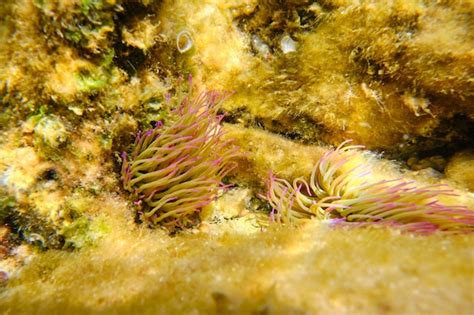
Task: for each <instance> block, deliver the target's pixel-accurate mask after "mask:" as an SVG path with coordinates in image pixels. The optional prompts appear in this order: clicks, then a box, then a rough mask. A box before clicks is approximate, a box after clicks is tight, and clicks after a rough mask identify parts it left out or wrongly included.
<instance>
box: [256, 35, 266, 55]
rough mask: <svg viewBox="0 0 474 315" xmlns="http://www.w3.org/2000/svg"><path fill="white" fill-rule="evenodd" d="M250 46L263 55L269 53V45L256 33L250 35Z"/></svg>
mask: <svg viewBox="0 0 474 315" xmlns="http://www.w3.org/2000/svg"><path fill="white" fill-rule="evenodd" d="M252 47H253V49H255V50H256V51H257V52H258V53H259V54H260V55H262V56H264V57H267V56H269V55H270V47H268V45H267V44H266V43H265V42H264V41H263V40H262V39H261V38H260V37H258V36H257V35H252Z"/></svg>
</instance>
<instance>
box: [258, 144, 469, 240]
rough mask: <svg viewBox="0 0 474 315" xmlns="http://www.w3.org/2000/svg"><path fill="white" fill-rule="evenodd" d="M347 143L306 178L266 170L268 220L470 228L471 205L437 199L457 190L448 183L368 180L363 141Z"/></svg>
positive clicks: (421, 229)
mask: <svg viewBox="0 0 474 315" xmlns="http://www.w3.org/2000/svg"><path fill="white" fill-rule="evenodd" d="M347 142H348V141H346V142H344V143H342V144H341V145H340V146H339V147H337V148H336V149H331V150H329V151H327V152H326V153H325V154H324V155H323V156H322V157H321V158H320V160H319V161H318V162H317V163H316V165H315V166H314V168H313V170H312V172H311V175H310V178H309V183H308V182H307V181H306V180H305V179H303V178H297V179H295V180H294V181H293V184H290V183H289V182H288V181H286V180H284V179H279V178H277V177H275V176H274V175H273V174H270V178H269V180H268V183H267V186H268V187H267V188H268V191H267V193H266V195H264V196H261V197H262V198H263V199H265V200H266V201H268V203H269V204H270V205H271V207H272V211H271V213H270V221H271V222H279V223H283V224H294V223H299V222H301V221H303V220H306V219H311V218H318V219H323V220H329V222H331V223H335V224H337V225H355V226H364V225H373V224H377V225H389V226H394V227H398V228H400V229H402V230H405V231H411V232H417V233H421V234H429V233H432V232H435V231H443V232H474V210H471V209H468V208H466V207H464V206H449V205H445V204H443V203H441V202H440V201H439V199H438V197H439V196H453V195H455V193H454V192H453V191H452V190H451V189H450V188H449V187H448V186H446V185H428V186H422V187H420V186H419V185H418V184H417V183H416V182H415V181H408V180H405V179H391V180H382V181H376V182H370V181H369V180H368V179H370V175H371V170H370V166H369V165H366V164H363V163H360V161H359V160H358V155H357V150H358V149H359V148H361V146H346V144H347Z"/></svg>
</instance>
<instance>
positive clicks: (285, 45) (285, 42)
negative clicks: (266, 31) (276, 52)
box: [280, 35, 297, 54]
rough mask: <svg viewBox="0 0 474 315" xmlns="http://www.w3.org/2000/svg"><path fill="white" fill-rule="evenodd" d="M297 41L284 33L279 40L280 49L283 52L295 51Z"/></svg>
mask: <svg viewBox="0 0 474 315" xmlns="http://www.w3.org/2000/svg"><path fill="white" fill-rule="evenodd" d="M296 46H297V43H296V42H295V41H294V40H293V39H292V38H291V37H290V36H289V35H285V36H283V37H282V38H281V40H280V49H281V51H282V52H283V53H284V54H288V53H291V52H295V51H296Z"/></svg>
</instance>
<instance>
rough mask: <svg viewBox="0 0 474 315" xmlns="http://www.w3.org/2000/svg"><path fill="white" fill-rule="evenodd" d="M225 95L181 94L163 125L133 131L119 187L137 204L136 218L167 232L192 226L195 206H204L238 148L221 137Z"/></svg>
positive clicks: (226, 170) (230, 165)
mask: <svg viewBox="0 0 474 315" xmlns="http://www.w3.org/2000/svg"><path fill="white" fill-rule="evenodd" d="M227 96H228V94H219V93H217V92H203V93H201V94H199V96H197V97H196V98H189V97H185V98H184V99H183V100H182V102H181V104H180V105H179V106H178V108H177V109H176V110H175V114H176V116H177V119H176V120H175V121H174V122H173V123H171V124H170V125H168V126H165V125H163V124H162V123H161V122H158V123H156V124H155V127H154V128H153V129H150V130H147V131H145V132H138V133H137V136H136V139H135V143H134V146H133V150H132V152H131V154H130V156H127V154H126V153H123V154H122V163H123V164H122V181H123V187H124V188H125V189H126V190H128V191H130V192H131V193H132V194H133V196H134V198H135V201H134V204H135V205H137V206H140V207H141V209H140V210H139V213H140V214H141V219H142V220H143V221H146V222H148V223H150V224H152V225H155V224H160V225H163V226H165V227H167V228H168V229H169V230H175V229H176V228H178V227H179V228H185V227H189V226H192V225H194V224H196V222H197V220H198V216H197V213H198V212H199V210H200V209H201V208H202V207H204V206H206V205H207V204H209V203H210V202H211V201H212V200H213V199H214V198H215V197H216V193H217V192H218V190H219V189H223V188H226V187H227V186H226V185H224V184H223V183H222V178H223V177H224V176H225V175H226V174H228V173H229V171H230V170H231V169H232V168H234V167H235V164H234V163H233V162H232V161H231V160H232V158H233V157H234V156H236V155H237V154H238V153H237V152H238V148H237V147H236V146H234V145H233V144H232V143H231V142H230V141H225V140H223V135H224V131H223V130H222V128H221V126H220V122H221V120H222V118H223V116H221V115H217V110H218V108H219V106H220V104H221V103H222V102H223V101H224V100H225V99H226V98H227Z"/></svg>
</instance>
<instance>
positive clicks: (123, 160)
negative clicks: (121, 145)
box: [120, 151, 127, 162]
mask: <svg viewBox="0 0 474 315" xmlns="http://www.w3.org/2000/svg"><path fill="white" fill-rule="evenodd" d="M120 158H121V159H122V162H125V161H126V160H127V152H125V151H122V153H121V154H120Z"/></svg>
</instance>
